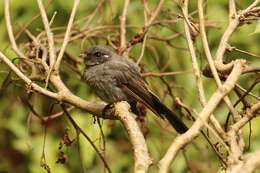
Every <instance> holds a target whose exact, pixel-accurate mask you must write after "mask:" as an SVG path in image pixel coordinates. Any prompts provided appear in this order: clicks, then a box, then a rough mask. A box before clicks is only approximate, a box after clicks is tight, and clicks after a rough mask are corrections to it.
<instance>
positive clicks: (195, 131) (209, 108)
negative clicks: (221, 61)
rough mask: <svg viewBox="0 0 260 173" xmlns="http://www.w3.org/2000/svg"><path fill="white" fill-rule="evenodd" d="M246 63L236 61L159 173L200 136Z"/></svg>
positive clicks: (162, 172) (176, 140) (164, 172)
mask: <svg viewBox="0 0 260 173" xmlns="http://www.w3.org/2000/svg"><path fill="white" fill-rule="evenodd" d="M244 64H245V61H235V66H234V68H233V70H232V72H231V73H230V75H229V77H228V79H227V80H226V82H225V83H224V84H223V85H222V86H221V87H219V88H218V89H217V90H216V92H215V93H214V94H213V95H212V96H211V97H210V99H209V101H208V103H207V105H205V107H204V108H203V110H202V111H201V113H200V114H199V118H198V119H197V120H196V121H195V123H194V124H193V125H192V127H191V128H190V129H189V130H188V131H187V132H186V133H184V134H183V135H180V136H178V137H177V138H176V139H175V140H174V141H173V143H172V144H171V146H170V148H169V149H168V151H167V153H166V154H165V155H164V157H163V158H162V159H161V160H160V162H159V167H160V170H159V173H167V172H168V169H169V166H170V164H171V162H172V160H173V159H174V158H175V157H176V155H177V153H178V151H179V150H180V149H181V148H182V147H184V146H185V145H186V144H188V143H189V142H190V141H191V140H193V139H194V138H195V137H196V136H198V135H199V133H200V130H201V128H202V127H203V125H204V122H207V120H208V118H209V116H210V115H211V114H212V113H213V111H214V110H215V108H216V106H217V105H218V104H219V102H220V101H221V99H222V98H223V97H224V96H225V95H227V94H228V93H229V92H230V91H231V90H232V89H233V88H234V86H235V83H236V81H237V80H238V78H239V76H240V74H241V73H242V71H243V66H244Z"/></svg>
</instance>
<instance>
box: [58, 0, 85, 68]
mask: <svg viewBox="0 0 260 173" xmlns="http://www.w3.org/2000/svg"><path fill="white" fill-rule="evenodd" d="M79 2H80V0H75V1H74V5H73V8H72V11H71V14H70V19H69V23H68V26H67V30H66V33H65V36H64V40H63V44H62V46H61V49H60V52H59V55H58V57H57V61H56V63H55V67H54V68H55V71H58V69H59V67H60V63H61V60H62V57H63V54H64V52H65V49H66V46H67V44H68V42H69V39H70V34H71V33H70V32H71V28H72V25H73V20H74V18H75V15H76V11H77V7H78V5H79Z"/></svg>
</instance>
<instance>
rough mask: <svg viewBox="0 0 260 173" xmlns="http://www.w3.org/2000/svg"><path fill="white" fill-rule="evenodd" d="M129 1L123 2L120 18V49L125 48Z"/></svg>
mask: <svg viewBox="0 0 260 173" xmlns="http://www.w3.org/2000/svg"><path fill="white" fill-rule="evenodd" d="M129 2H130V0H125V3H124V8H123V12H122V16H120V48H124V47H126V27H125V23H126V16H127V9H128V5H129Z"/></svg>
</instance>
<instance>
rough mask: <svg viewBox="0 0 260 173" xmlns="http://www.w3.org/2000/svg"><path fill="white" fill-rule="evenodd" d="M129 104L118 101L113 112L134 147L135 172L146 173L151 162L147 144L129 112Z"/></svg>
mask: <svg viewBox="0 0 260 173" xmlns="http://www.w3.org/2000/svg"><path fill="white" fill-rule="evenodd" d="M129 109H130V106H129V104H128V103H127V102H124V101H123V102H119V103H117V104H116V105H115V114H116V116H117V117H118V118H119V119H120V121H121V122H122V123H123V124H124V126H125V128H126V130H127V133H128V134H129V138H130V141H131V144H132V146H133V149H134V158H135V169H134V172H135V173H146V172H148V168H149V166H150V164H151V163H152V161H151V159H150V157H149V154H148V149H147V145H146V142H145V139H144V136H143V134H142V132H141V130H140V128H139V127H138V124H137V122H136V120H135V118H134V117H133V115H131V113H130V112H129Z"/></svg>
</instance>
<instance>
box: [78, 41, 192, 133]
mask: <svg viewBox="0 0 260 173" xmlns="http://www.w3.org/2000/svg"><path fill="white" fill-rule="evenodd" d="M82 57H83V58H84V63H85V65H86V69H85V71H84V74H83V79H84V80H85V81H86V83H87V84H88V85H89V86H90V87H91V88H92V89H93V91H94V92H95V93H96V95H98V96H99V97H100V98H101V99H102V100H104V101H105V102H107V103H115V102H118V101H123V100H124V101H128V102H129V103H130V104H131V103H133V102H141V103H142V104H144V105H145V106H146V107H148V108H149V109H150V110H152V111H153V112H154V113H155V114H157V115H159V116H160V117H161V118H167V119H168V121H169V122H170V123H171V124H172V125H173V127H174V128H175V129H176V131H178V132H179V133H184V132H185V131H187V129H188V128H187V127H186V126H185V124H184V123H183V122H182V121H181V120H180V119H179V118H178V117H177V116H176V115H175V114H174V113H173V112H172V111H170V110H169V109H168V108H167V107H166V106H165V105H163V104H162V103H161V102H160V100H159V99H158V98H157V97H156V96H155V95H154V94H153V93H152V92H150V91H149V90H148V88H147V87H146V84H145V82H144V80H143V78H142V76H141V73H140V68H139V67H138V66H137V64H135V63H134V62H133V61H132V60H130V59H129V58H126V57H121V56H119V55H117V54H116V53H114V52H113V51H112V50H110V49H109V48H107V47H103V46H93V47H90V48H89V49H88V50H87V51H86V52H84V53H83V54H82Z"/></svg>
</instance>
